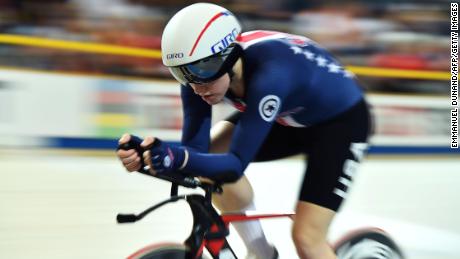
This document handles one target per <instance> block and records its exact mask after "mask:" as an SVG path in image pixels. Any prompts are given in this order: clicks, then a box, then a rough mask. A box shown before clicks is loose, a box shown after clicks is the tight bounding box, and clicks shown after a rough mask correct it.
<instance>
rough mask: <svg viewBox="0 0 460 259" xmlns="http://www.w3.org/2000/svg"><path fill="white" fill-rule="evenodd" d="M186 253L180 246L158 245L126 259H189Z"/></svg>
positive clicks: (185, 249)
mask: <svg viewBox="0 0 460 259" xmlns="http://www.w3.org/2000/svg"><path fill="white" fill-rule="evenodd" d="M187 252H188V248H187V247H185V246H184V245H182V244H159V245H151V246H147V247H145V248H143V249H141V250H139V251H137V252H136V253H134V254H132V255H131V256H129V257H128V259H189V258H187ZM201 258H202V259H206V258H208V257H205V256H202V257H201Z"/></svg>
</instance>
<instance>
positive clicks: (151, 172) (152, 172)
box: [149, 167, 157, 175]
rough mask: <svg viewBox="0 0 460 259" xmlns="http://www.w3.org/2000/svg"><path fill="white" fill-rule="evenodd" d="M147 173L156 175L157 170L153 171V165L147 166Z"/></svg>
mask: <svg viewBox="0 0 460 259" xmlns="http://www.w3.org/2000/svg"><path fill="white" fill-rule="evenodd" d="M149 173H150V174H151V175H156V174H157V172H156V171H155V169H153V167H149Z"/></svg>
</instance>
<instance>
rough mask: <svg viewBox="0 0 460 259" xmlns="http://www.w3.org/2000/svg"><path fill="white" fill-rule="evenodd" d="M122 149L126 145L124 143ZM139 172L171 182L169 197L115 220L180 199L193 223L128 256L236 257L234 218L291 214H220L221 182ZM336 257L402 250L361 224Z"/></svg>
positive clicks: (386, 256)
mask: <svg viewBox="0 0 460 259" xmlns="http://www.w3.org/2000/svg"><path fill="white" fill-rule="evenodd" d="M125 149H128V148H126V147H125ZM138 172H139V173H142V174H145V175H148V176H151V177H155V178H158V179H162V180H166V181H169V182H171V184H172V185H171V191H170V198H169V199H167V200H165V201H162V202H160V203H158V204H156V205H154V206H152V207H150V208H148V209H146V210H145V211H143V212H141V213H139V214H137V215H136V214H118V215H117V222H118V223H132V222H136V221H139V220H141V219H143V218H144V217H146V216H147V215H148V214H149V213H151V212H153V211H155V210H156V209H158V208H160V207H162V206H164V205H166V204H169V203H173V202H176V201H179V200H185V201H186V202H187V204H188V205H189V206H190V209H191V212H192V216H193V226H192V231H191V233H190V235H189V237H188V238H187V239H186V240H185V241H184V242H183V243H182V244H174V243H161V244H152V245H149V246H147V247H144V248H142V249H140V250H138V251H136V252H135V253H133V254H132V255H130V256H129V257H128V259H200V258H209V257H207V256H206V255H203V252H204V250H205V249H206V250H207V251H208V253H209V254H210V255H211V257H212V259H237V258H238V257H237V255H236V253H235V251H234V250H233V249H232V248H231V246H230V244H229V242H228V241H227V236H228V235H229V224H230V223H231V222H237V221H247V220H258V219H266V218H278V217H292V216H293V215H294V214H292V213H284V214H257V215H246V214H222V215H221V214H219V213H218V212H217V210H216V209H215V208H214V207H213V205H212V202H211V200H212V195H213V194H214V193H222V184H220V183H211V182H206V181H200V180H199V179H198V178H196V177H192V176H186V175H183V174H179V173H168V174H156V175H152V174H150V173H149V172H148V171H147V170H145V169H141V170H139V171H138ZM179 186H182V187H186V188H193V189H196V188H200V189H202V190H203V191H204V195H203V194H187V195H178V187H179ZM332 247H333V249H334V251H335V253H336V254H337V258H339V259H404V258H405V257H404V255H403V252H402V250H401V249H400V248H399V246H398V245H397V244H396V242H395V241H394V240H393V239H392V238H391V237H390V236H389V235H388V234H387V233H385V232H384V231H383V230H381V229H378V228H363V229H359V230H355V231H352V232H350V233H348V234H347V235H345V236H344V237H342V238H341V239H339V241H337V242H336V243H335V244H333V245H332Z"/></svg>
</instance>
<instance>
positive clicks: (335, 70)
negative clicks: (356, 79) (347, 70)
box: [327, 63, 342, 73]
mask: <svg viewBox="0 0 460 259" xmlns="http://www.w3.org/2000/svg"><path fill="white" fill-rule="evenodd" d="M327 67H328V68H329V72H331V73H339V72H340V70H341V69H342V68H341V67H340V66H338V65H337V64H334V63H330V64H329V65H327Z"/></svg>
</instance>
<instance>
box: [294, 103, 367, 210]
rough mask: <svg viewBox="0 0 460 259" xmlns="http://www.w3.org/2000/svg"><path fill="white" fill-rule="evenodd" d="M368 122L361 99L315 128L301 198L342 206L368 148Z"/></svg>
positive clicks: (365, 109) (337, 207)
mask: <svg viewBox="0 0 460 259" xmlns="http://www.w3.org/2000/svg"><path fill="white" fill-rule="evenodd" d="M369 121H370V118H369V113H368V109H367V105H366V104H365V103H364V102H361V103H359V104H357V105H356V106H355V107H353V108H351V109H350V110H349V111H347V112H345V113H344V114H342V115H339V116H338V117H337V118H336V119H333V120H331V121H329V122H327V123H324V124H321V125H318V126H315V128H313V130H312V132H313V133H312V140H313V141H312V143H311V144H312V146H311V150H310V151H309V153H308V166H307V170H306V173H305V176H304V181H303V184H302V187H301V192H300V197H299V199H300V200H302V201H306V202H311V203H314V204H317V205H319V206H322V207H325V208H328V209H331V210H333V211H337V210H338V209H339V207H340V205H341V203H342V201H343V200H344V199H345V198H346V196H347V191H348V189H349V187H350V186H351V183H352V180H353V175H354V174H355V172H356V169H357V167H358V165H359V162H360V161H361V159H362V157H363V155H364V153H365V151H366V149H367V139H368V136H369V132H370V126H369V125H370V123H369Z"/></svg>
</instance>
